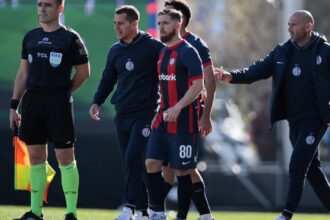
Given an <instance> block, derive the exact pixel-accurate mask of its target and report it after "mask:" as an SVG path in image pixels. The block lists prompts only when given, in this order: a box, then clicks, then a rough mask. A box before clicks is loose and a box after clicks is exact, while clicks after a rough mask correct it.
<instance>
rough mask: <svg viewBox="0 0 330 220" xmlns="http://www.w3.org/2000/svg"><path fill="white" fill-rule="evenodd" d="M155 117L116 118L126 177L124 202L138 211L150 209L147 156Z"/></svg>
mask: <svg viewBox="0 0 330 220" xmlns="http://www.w3.org/2000/svg"><path fill="white" fill-rule="evenodd" d="M153 116H154V113H153V111H145V112H139V113H136V114H129V115H117V116H116V118H115V123H116V127H117V135H118V139H119V144H120V147H121V152H122V159H123V162H124V168H125V177H126V178H125V180H126V181H125V192H124V200H125V202H126V203H127V204H129V205H132V206H135V207H136V209H137V210H142V209H147V208H148V194H147V190H146V185H145V178H146V167H145V156H146V148H147V143H148V139H149V135H150V124H151V120H152V118H153Z"/></svg>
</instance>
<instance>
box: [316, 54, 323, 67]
mask: <svg viewBox="0 0 330 220" xmlns="http://www.w3.org/2000/svg"><path fill="white" fill-rule="evenodd" d="M321 63H322V57H321V56H320V55H317V56H316V65H320V64H321Z"/></svg>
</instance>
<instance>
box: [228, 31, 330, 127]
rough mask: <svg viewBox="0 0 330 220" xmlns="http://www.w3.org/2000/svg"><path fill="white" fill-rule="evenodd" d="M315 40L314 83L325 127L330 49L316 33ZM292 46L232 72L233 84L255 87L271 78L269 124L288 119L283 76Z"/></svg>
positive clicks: (329, 97)
mask: <svg viewBox="0 0 330 220" xmlns="http://www.w3.org/2000/svg"><path fill="white" fill-rule="evenodd" d="M313 37H316V38H317V42H316V43H315V45H314V47H313V52H312V54H313V55H312V57H313V59H312V60H311V63H310V65H312V69H313V72H312V74H313V82H314V87H315V92H316V96H317V103H318V108H319V113H320V117H321V119H322V121H323V122H324V123H329V122H330V45H329V43H328V42H327V40H326V38H325V37H324V36H322V35H320V34H318V33H316V32H313ZM293 46H294V45H293V43H292V42H291V40H288V41H287V42H286V43H284V44H279V45H278V46H277V47H275V48H274V49H273V50H272V51H271V52H270V53H269V54H268V55H267V56H266V57H265V58H264V59H261V60H259V61H257V62H255V63H254V64H252V65H251V66H249V67H247V68H243V69H238V70H234V71H232V72H231V73H232V76H233V79H232V80H231V81H230V83H248V84H249V83H252V82H255V81H258V80H261V79H267V78H269V77H271V76H272V77H273V78H272V94H271V106H270V107H271V108H270V120H271V123H272V124H274V123H275V122H276V121H279V120H283V119H286V118H287V115H286V112H285V109H284V108H283V102H284V100H283V99H282V97H281V95H285V94H281V91H280V90H281V88H282V85H283V80H284V78H285V77H284V74H285V73H286V72H287V70H286V68H287V65H288V63H289V59H290V54H291V51H292V47H293Z"/></svg>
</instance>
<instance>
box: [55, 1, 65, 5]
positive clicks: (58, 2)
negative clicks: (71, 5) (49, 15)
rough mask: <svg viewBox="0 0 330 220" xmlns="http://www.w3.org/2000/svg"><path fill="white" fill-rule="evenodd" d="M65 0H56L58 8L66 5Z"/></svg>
mask: <svg viewBox="0 0 330 220" xmlns="http://www.w3.org/2000/svg"><path fill="white" fill-rule="evenodd" d="M64 2H65V0H55V3H56V5H57V6H59V5H64Z"/></svg>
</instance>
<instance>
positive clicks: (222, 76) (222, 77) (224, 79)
mask: <svg viewBox="0 0 330 220" xmlns="http://www.w3.org/2000/svg"><path fill="white" fill-rule="evenodd" d="M214 76H215V77H216V78H217V79H218V80H219V82H221V83H228V82H230V81H231V80H232V78H233V77H232V75H231V74H230V72H227V71H226V70H224V69H223V68H222V67H221V68H214Z"/></svg>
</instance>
